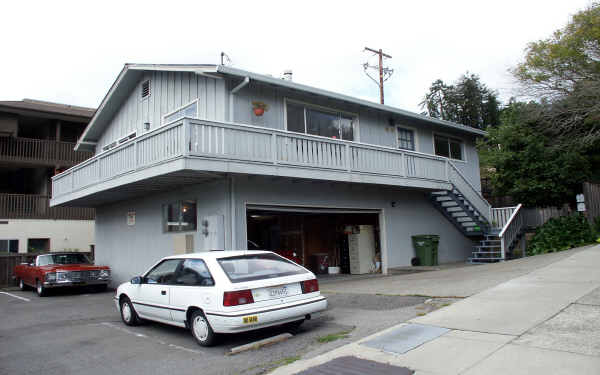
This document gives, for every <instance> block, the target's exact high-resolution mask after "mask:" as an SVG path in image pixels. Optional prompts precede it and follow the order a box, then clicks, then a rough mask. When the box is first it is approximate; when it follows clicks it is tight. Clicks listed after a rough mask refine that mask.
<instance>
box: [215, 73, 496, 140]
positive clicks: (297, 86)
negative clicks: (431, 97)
mask: <svg viewBox="0 0 600 375" xmlns="http://www.w3.org/2000/svg"><path fill="white" fill-rule="evenodd" d="M217 72H218V73H221V74H226V75H232V76H237V77H249V78H250V79H251V80H255V81H259V82H263V83H268V84H272V85H277V86H281V87H285V88H289V89H293V90H299V91H305V92H308V93H312V94H316V95H321V96H326V97H330V98H333V99H337V100H341V101H345V102H349V103H353V104H357V105H359V106H364V107H369V108H372V109H376V110H380V111H386V112H389V113H394V114H397V115H400V116H404V117H409V118H412V119H415V120H419V121H424V122H428V123H431V124H435V125H441V126H444V127H446V128H453V129H455V130H458V131H462V132H467V133H471V134H475V135H480V136H486V135H487V132H486V131H485V130H481V129H476V128H472V127H469V126H466V125H461V124H457V123H454V122H451V121H446V120H441V119H437V118H433V117H429V116H424V115H420V114H417V113H414V112H410V111H405V110H402V109H399V108H395V107H392V106H388V105H384V104H379V103H374V102H370V101H368V100H363V99H358V98H354V97H352V96H349V95H344V94H339V93H336V92H333V91H328V90H323V89H319V88H316V87H312V86H307V85H303V84H300V83H296V82H292V81H287V80H283V79H281V78H275V77H270V76H266V75H262V74H257V73H253V72H248V71H245V70H241V69H236V68H231V67H228V66H224V65H218V66H217Z"/></svg>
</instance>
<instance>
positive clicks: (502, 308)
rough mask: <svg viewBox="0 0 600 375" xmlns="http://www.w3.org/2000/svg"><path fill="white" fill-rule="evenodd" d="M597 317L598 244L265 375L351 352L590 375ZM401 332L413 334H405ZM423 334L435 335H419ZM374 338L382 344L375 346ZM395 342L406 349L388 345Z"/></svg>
mask: <svg viewBox="0 0 600 375" xmlns="http://www.w3.org/2000/svg"><path fill="white" fill-rule="evenodd" d="M506 263H507V264H508V263H511V262H506ZM500 266H501V267H506V266H504V265H500ZM490 272H493V268H490ZM599 317H600V246H595V247H587V248H584V249H582V250H580V251H576V252H572V253H571V254H570V255H569V256H567V257H565V258H562V259H560V260H558V261H556V262H554V263H550V264H549V265H547V266H545V267H543V268H538V269H535V270H533V271H531V272H529V273H527V274H525V275H522V276H519V277H516V278H513V279H511V280H509V281H507V282H504V283H501V284H499V285H497V286H495V287H492V288H489V289H487V290H484V291H482V292H480V293H478V294H475V295H473V296H471V297H469V298H466V299H464V300H461V301H459V302H457V303H455V304H453V305H450V306H448V307H445V308H442V309H440V310H437V311H434V312H432V313H430V314H428V315H426V316H422V317H418V318H416V319H413V320H412V321H410V322H409V323H406V324H401V325H399V326H396V327H392V328H390V329H388V330H386V331H383V332H380V333H377V334H375V335H373V336H370V337H367V338H365V339H363V340H360V341H358V342H355V343H352V344H349V345H346V346H343V347H341V348H338V349H336V350H334V351H331V352H329V353H326V354H323V355H321V356H318V357H315V358H312V359H308V360H301V361H297V362H295V363H293V364H291V365H288V366H286V367H282V368H279V369H277V370H276V371H275V372H273V374H276V375H281V374H295V373H297V372H300V371H303V370H306V369H308V371H307V373H311V374H312V373H315V374H316V373H318V372H310V368H311V367H314V366H317V365H320V364H323V363H326V362H328V361H330V360H331V359H333V358H338V357H344V356H354V357H357V358H362V359H369V360H373V361H377V362H381V363H386V364H390V365H396V366H402V367H408V368H410V369H412V370H415V371H416V372H415V373H416V374H423V375H428V374H429V375H433V374H440V375H441V374H467V375H475V374H516V375H518V374H578V375H584V374H590V375H597V374H600V319H599ZM441 328H445V329H441ZM406 332H420V334H415V335H413V337H410V334H408V335H407V333H406ZM423 332H429V333H431V332H439V333H437V334H433V336H431V335H430V336H431V337H427V334H425V335H424V334H423ZM424 337H425V338H424ZM394 340H396V341H395V342H394ZM382 342H383V343H387V344H388V346H387V347H385V350H382V349H377V347H378V345H380V344H381V343H382ZM390 343H392V345H390ZM384 346H385V345H383V346H381V345H380V347H384ZM398 347H404V348H407V347H408V349H406V350H396V349H394V348H398ZM402 353H403V354H402Z"/></svg>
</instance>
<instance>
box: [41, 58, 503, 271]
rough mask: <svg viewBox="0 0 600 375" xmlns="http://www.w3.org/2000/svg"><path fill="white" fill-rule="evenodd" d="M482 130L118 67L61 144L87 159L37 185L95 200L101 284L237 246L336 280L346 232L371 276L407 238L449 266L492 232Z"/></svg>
mask: <svg viewBox="0 0 600 375" xmlns="http://www.w3.org/2000/svg"><path fill="white" fill-rule="evenodd" d="M483 135H485V132H484V131H482V130H479V129H474V128H470V127H466V126H463V125H459V124H455V123H451V122H447V121H443V120H438V119H433V118H429V117H425V116H421V115H417V114H414V113H411V112H407V111H403V110H400V109H397V108H394V107H390V106H385V105H380V104H376V103H372V102H368V101H364V100H360V99H356V98H352V97H349V96H345V95H340V94H336V93H333V92H329V91H325V90H321V89H317V88H313V87H309V86H305V85H301V84H297V83H295V82H292V81H291V80H290V79H285V80H284V79H279V78H274V77H271V76H265V75H259V74H255V73H251V72H247V71H243V70H239V69H234V68H231V67H226V66H215V65H140V64H127V65H125V67H124V68H123V70H122V72H121V73H120V74H119V76H118V77H117V80H116V81H115V83H114V84H113V86H112V87H111V89H110V91H109V92H108V94H107V95H106V97H105V98H104V100H103V102H102V104H101V105H100V107H99V109H98V111H97V112H96V114H95V115H94V117H93V119H92V120H91V122H90V124H89V125H88V127H87V128H86V130H85V132H84V133H83V135H82V137H81V138H80V140H79V142H78V144H77V147H76V149H77V150H86V151H95V156H94V157H93V158H90V159H89V160H87V161H85V162H83V163H81V164H79V165H77V166H75V167H73V168H71V169H69V170H67V171H65V172H63V173H61V174H60V175H57V176H54V177H53V182H52V186H53V198H52V205H53V206H55V207H59V206H60V207H62V206H69V207H71V206H73V207H75V206H82V207H89V206H93V207H96V259H97V260H98V261H99V262H100V263H102V264H107V265H109V266H110V267H111V269H112V270H113V277H114V281H115V282H120V281H124V280H127V279H129V278H130V277H131V276H134V275H136V274H140V273H141V272H143V271H144V270H145V269H146V268H147V267H149V266H150V265H151V264H153V263H154V262H155V261H157V260H158V259H159V258H161V257H163V256H166V255H169V254H173V253H182V252H196V251H207V250H210V249H246V248H248V247H250V248H253V247H259V248H265V249H268V250H275V251H278V252H280V253H282V254H284V255H286V256H289V257H293V258H295V259H297V260H298V261H300V262H302V263H304V264H305V265H307V266H308V267H310V268H312V269H314V270H318V265H319V262H323V260H324V258H327V259H328V260H329V261H331V260H332V259H333V260H335V263H338V264H339V265H340V266H341V267H342V270H343V271H346V272H347V271H348V270H349V268H350V267H349V264H348V263H349V260H348V258H352V256H353V255H352V254H349V253H348V248H349V247H353V246H354V247H356V246H357V245H356V244H354V245H349V244H348V239H349V236H348V233H353V232H354V233H355V232H356V231H357V230H358V228H363V230H364V233H365V236H367V237H368V238H367V237H365V238H367V239H365V238H363V240H364V241H363V240H361V241H362V242H360V243H366V244H369V245H359V246H370V247H371V249H370V250H371V251H372V252H371V253H370V254H371V255H370V257H371V259H373V263H375V262H376V261H379V260H381V266H382V270H383V272H387V270H388V268H390V267H395V266H407V265H410V264H411V259H412V258H413V257H414V251H413V246H412V242H411V236H412V235H416V234H438V235H440V237H441V241H440V245H439V260H440V262H442V263H444V262H456V261H465V260H466V259H467V258H468V257H469V255H470V254H471V253H472V251H473V249H472V247H473V245H474V243H473V241H474V240H479V239H481V236H482V235H484V234H490V233H491V232H493V228H491V227H490V224H491V223H492V222H493V221H494V219H493V218H492V216H493V215H495V214H494V213H493V211H492V209H491V207H490V206H489V204H488V202H487V201H486V200H485V199H484V198H483V197H482V196H481V193H480V190H481V187H480V176H479V161H478V156H477V150H476V147H475V143H476V138H477V137H479V136H483ZM494 217H495V216H494ZM360 226H363V227H360ZM496 226H500V227H502V223H501V224H500V225H496ZM494 233H496V234H497V231H496V232H494ZM294 254H295V255H294ZM504 255H505V253H504V250H503V252H502V257H504ZM499 257H500V255H497V257H495V258H493V259H492V258H490V259H492V260H496V259H500V258H499ZM350 262H352V260H350ZM375 264H376V263H375ZM357 269H358V268H357Z"/></svg>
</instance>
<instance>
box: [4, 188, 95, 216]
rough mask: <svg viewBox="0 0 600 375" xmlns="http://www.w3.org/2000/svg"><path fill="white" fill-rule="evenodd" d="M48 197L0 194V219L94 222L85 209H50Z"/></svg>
mask: <svg viewBox="0 0 600 375" xmlns="http://www.w3.org/2000/svg"><path fill="white" fill-rule="evenodd" d="M49 201H50V197H48V196H46V195H33V194H0V219H54V220H94V218H95V216H96V211H95V210H94V209H93V208H86V207H50V206H49V204H48V203H49Z"/></svg>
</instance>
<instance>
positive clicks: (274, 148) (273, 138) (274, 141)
mask: <svg viewBox="0 0 600 375" xmlns="http://www.w3.org/2000/svg"><path fill="white" fill-rule="evenodd" d="M271 158H272V159H273V164H275V165H277V133H272V134H271Z"/></svg>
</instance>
